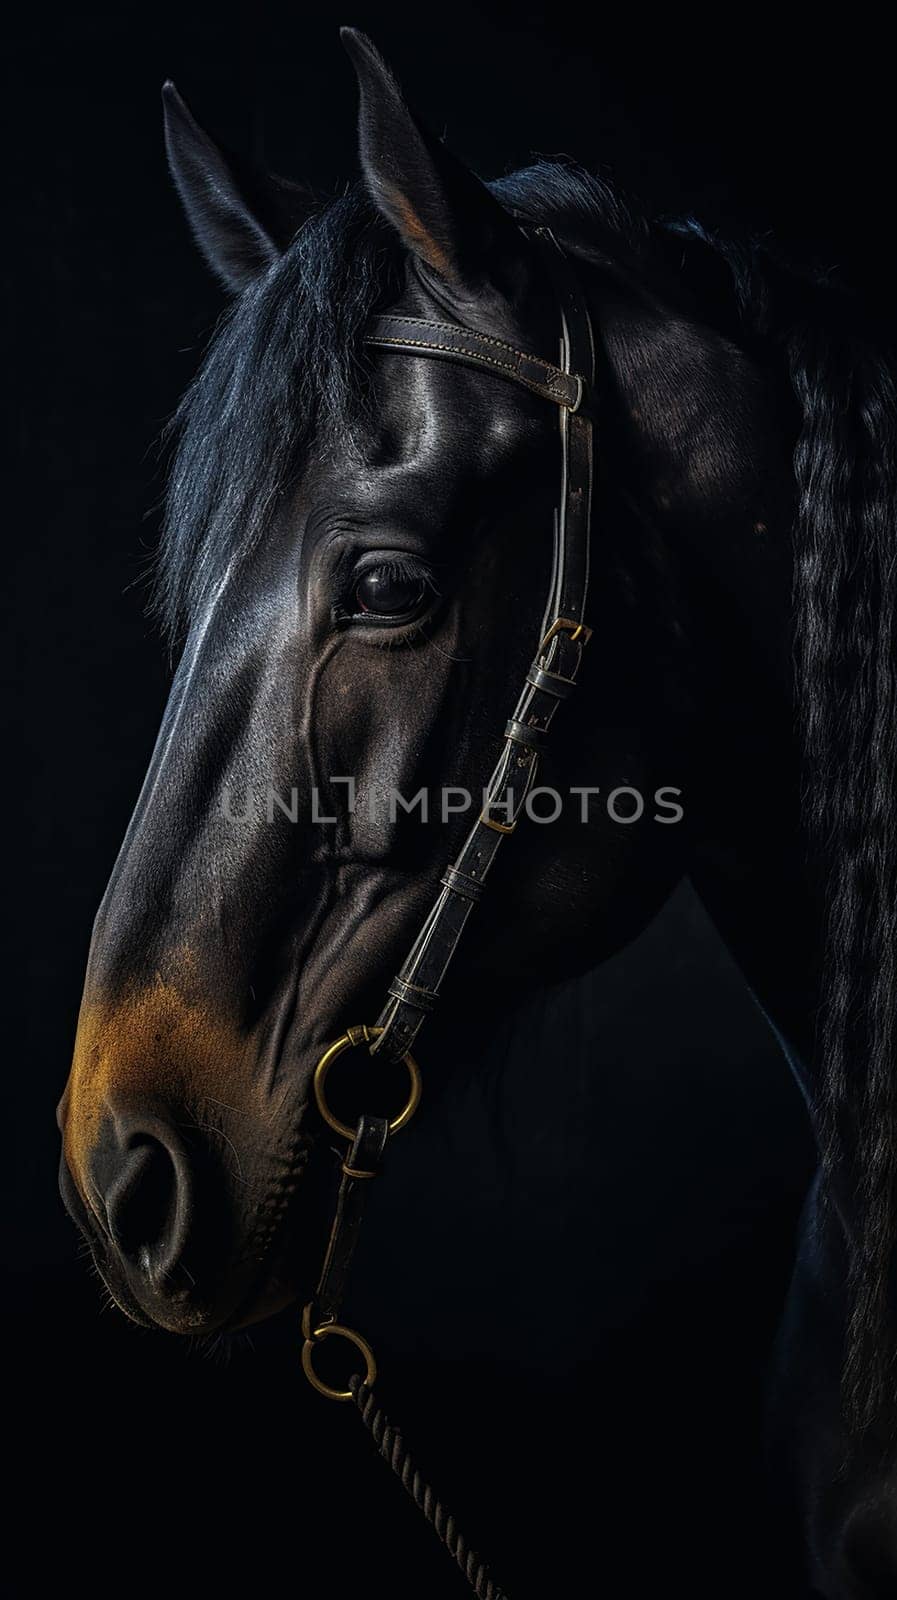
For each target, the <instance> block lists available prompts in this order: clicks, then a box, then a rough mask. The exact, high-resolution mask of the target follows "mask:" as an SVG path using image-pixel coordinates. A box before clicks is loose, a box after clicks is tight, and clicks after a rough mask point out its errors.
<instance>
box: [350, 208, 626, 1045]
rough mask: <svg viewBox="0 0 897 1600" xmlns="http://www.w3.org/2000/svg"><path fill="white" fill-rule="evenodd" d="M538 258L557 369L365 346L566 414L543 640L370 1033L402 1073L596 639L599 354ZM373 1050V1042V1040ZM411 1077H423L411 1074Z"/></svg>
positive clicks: (548, 245)
mask: <svg viewBox="0 0 897 1600" xmlns="http://www.w3.org/2000/svg"><path fill="white" fill-rule="evenodd" d="M524 231H525V232H526V236H527V238H528V239H529V240H530V241H531V242H532V244H533V245H534V247H535V248H536V250H537V252H538V254H539V255H540V256H541V258H542V262H543V265H544V266H545V267H546V269H547V272H548V275H549V277H550V279H551V282H552V284H553V287H554V290H555V294H556V296H557V300H558V304H559V310H560V333H561V338H560V365H558V366H554V365H553V364H552V363H551V362H550V361H543V360H542V359H541V358H540V357H538V356H534V355H531V354H529V353H528V352H527V351H525V350H517V349H515V348H514V346H513V345H510V344H507V343H506V342H505V341H504V340H503V339H496V338H492V337H491V336H487V335H486V334H482V333H477V332H476V331H475V330H474V329H472V328H464V327H461V326H460V325H458V324H455V323H448V322H428V321H426V320H424V319H423V318H418V317H402V316H394V315H386V316H378V317H374V318H373V319H372V321H371V322H370V323H369V324H368V326H367V329H366V332H365V334H364V341H365V343H366V344H369V345H371V346H373V347H374V348H376V349H384V350H394V351H396V352H399V353H403V354H406V355H411V356H423V357H435V358H437V359H441V360H446V361H458V362H461V363H463V364H464V365H468V366H473V367H479V368H481V369H482V370H483V371H487V372H491V373H493V374H495V375H496V376H499V377H503V378H508V379H510V380H511V381H512V382H515V383H519V384H522V386H523V387H524V388H525V389H529V390H530V391H531V392H532V393H534V394H537V395H541V396H542V397H543V398H544V399H545V400H550V401H552V402H553V403H554V404H556V405H558V406H559V407H560V411H559V421H560V442H561V487H560V495H559V500H558V507H557V510H556V512H555V517H554V564H553V568H552V577H551V586H550V588H549V592H548V598H547V601H546V605H545V613H544V617H543V622H542V638H541V642H540V644H539V646H538V649H537V651H536V656H535V660H534V661H533V663H532V665H531V667H530V669H529V671H528V673H527V675H526V679H525V681H524V684H523V687H522V690H521V692H520V695H519V697H518V700H517V704H516V706H515V707H514V711H513V714H512V716H511V717H510V719H509V721H508V722H507V724H506V726H505V730H504V744H503V747H502V751H501V754H500V756H499V758H498V761H497V763H496V766H495V768H494V770H493V772H492V775H491V777H490V779H489V782H488V784H487V786H486V790H485V804H484V806H483V810H482V812H481V813H480V815H479V817H478V818H477V820H476V822H474V824H473V826H472V828H471V830H470V832H469V833H468V836H467V838H466V840H465V842H464V844H463V846H462V848H461V851H460V854H459V855H458V856H457V858H456V859H455V861H454V862H453V863H452V864H451V866H449V867H448V868H447V869H446V871H445V873H444V874H443V876H442V879H441V887H440V891H439V895H438V897H437V899H436V901H435V902H434V904H433V906H432V908H431V910H430V913H429V915H428V917H427V918H426V921H425V922H424V924H423V927H422V928H421V930H420V932H419V933H418V936H417V938H416V940H415V941H414V944H413V945H412V948H411V950H410V951H409V954H408V956H407V958H406V960H405V963H404V965H403V967H402V969H401V972H400V973H399V975H398V977H396V978H394V979H393V981H392V983H391V984H390V987H389V994H388V997H387V1000H386V1004H385V1006H384V1008H383V1010H382V1012H381V1013H380V1016H379V1017H378V1019H377V1026H376V1028H374V1029H371V1030H370V1035H371V1038H372V1041H373V1042H372V1043H371V1046H370V1048H371V1053H372V1054H375V1053H376V1054H382V1055H383V1056H384V1057H387V1058H389V1059H390V1060H393V1061H396V1060H399V1059H400V1058H401V1057H403V1056H405V1055H407V1053H408V1052H409V1051H410V1049H411V1046H412V1044H413V1042H414V1039H415V1037H416V1035H417V1032H418V1030H419V1028H420V1026H421V1024H422V1022H423V1021H424V1019H425V1017H426V1016H427V1015H428V1014H429V1013H430V1012H431V1011H432V1010H433V1009H434V1007H435V1005H436V1002H437V1000H438V998H439V990H440V988H441V985H442V981H443V978H444V977H445V973H446V971H447V969H448V965H449V962H450V961H451V959H452V956H453V955H454V953H455V951H456V950H457V948H458V945H459V943H460V941H461V938H462V935H463V933H464V927H465V924H466V922H467V919H468V917H469V915H470V913H471V911H472V910H473V908H474V906H475V905H476V904H477V902H478V901H479V900H480V898H481V896H482V893H483V888H484V882H485V878H486V875H487V873H488V872H489V869H490V867H491V866H492V863H493V861H494V860H495V857H496V855H497V854H498V851H499V848H500V846H501V844H502V842H503V840H504V839H506V838H507V837H508V836H509V835H510V834H512V833H513V832H514V829H515V828H516V826H517V822H518V819H519V817H520V815H521V813H522V811H523V808H524V806H525V803H526V799H527V795H528V794H529V792H530V789H531V788H532V785H533V781H534V779H535V775H536V770H537V768H538V764H539V756H540V754H541V752H542V750H543V749H544V748H545V744H546V739H547V734H548V729H549V726H550V724H551V722H552V719H553V717H554V714H555V712H556V710H557V708H558V706H559V705H560V704H561V702H562V700H566V699H567V698H568V696H569V695H570V694H571V692H572V690H573V688H574V686H575V682H576V676H577V673H578V671H579V666H580V662H581V660H582V651H583V646H584V645H586V644H587V643H588V640H589V637H590V633H591V630H590V629H589V628H587V627H586V624H585V605H586V596H587V593H588V583H589V526H590V517H591V503H592V454H593V449H592V418H591V415H590V412H589V409H588V408H586V409H583V402H584V401H585V400H586V399H587V398H588V397H590V395H591V391H592V386H593V383H594V372H595V348H594V340H593V337H592V325H591V320H590V317H589V311H588V306H587V304H586V301H585V297H584V295H583V293H582V290H581V289H580V287H579V283H578V281H577V278H576V275H575V273H574V272H573V269H572V267H571V266H570V264H569V262H568V260H567V258H566V256H565V255H564V252H563V251H562V249H561V247H560V245H559V244H558V243H557V241H556V239H555V238H554V236H553V234H552V233H551V232H550V231H549V230H548V229H547V228H536V229H532V230H529V229H527V230H524ZM365 1037H366V1038H367V1037H368V1035H367V1034H366V1035H365ZM415 1070H416V1069H415Z"/></svg>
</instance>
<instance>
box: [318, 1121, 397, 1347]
mask: <svg viewBox="0 0 897 1600" xmlns="http://www.w3.org/2000/svg"><path fill="white" fill-rule="evenodd" d="M388 1138H389V1122H388V1120H387V1118H386V1117H369V1116H361V1117H359V1119H358V1127H357V1129H356V1130H355V1139H354V1141H353V1143H352V1148H351V1149H350V1151H349V1154H348V1155H347V1157H346V1159H345V1161H344V1162H343V1165H342V1169H341V1177H340V1186H339V1192H338V1194H337V1197H336V1211H335V1213H334V1217H333V1226H332V1228H331V1230H330V1239H329V1241H328V1244H327V1254H326V1255H325V1257H324V1265H323V1266H322V1268H321V1275H320V1277H319V1278H318V1287H317V1289H316V1290H315V1296H314V1299H313V1300H312V1302H311V1306H310V1310H309V1316H310V1325H311V1326H312V1327H315V1328H317V1327H320V1326H321V1324H322V1323H325V1322H336V1321H337V1320H338V1319H339V1313H340V1307H341V1305H342V1303H343V1297H344V1295H345V1293H346V1286H347V1283H348V1279H349V1271H350V1268H351V1266H352V1257H353V1255H354V1254H355V1246H356V1244H357V1243H358V1235H359V1233H360V1232H361V1224H362V1220H363V1217H364V1207H365V1202H366V1200H367V1197H368V1192H369V1190H370V1186H371V1179H372V1178H376V1176H377V1174H378V1172H379V1170H380V1164H381V1162H382V1160H383V1152H384V1150H385V1149H386V1141H387V1139H388Z"/></svg>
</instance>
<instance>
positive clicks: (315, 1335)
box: [302, 1302, 377, 1400]
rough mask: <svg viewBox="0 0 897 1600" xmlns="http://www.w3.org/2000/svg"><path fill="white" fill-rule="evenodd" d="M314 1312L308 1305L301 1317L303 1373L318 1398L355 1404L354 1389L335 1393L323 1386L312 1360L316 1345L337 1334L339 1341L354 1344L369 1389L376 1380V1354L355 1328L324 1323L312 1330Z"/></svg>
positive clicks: (333, 1390)
mask: <svg viewBox="0 0 897 1600" xmlns="http://www.w3.org/2000/svg"><path fill="white" fill-rule="evenodd" d="M311 1309H312V1308H311V1303H310V1302H309V1304H308V1305H307V1306H306V1307H305V1310H304V1311H303V1313H302V1337H303V1340H304V1343H303V1345H302V1371H303V1372H304V1373H305V1376H306V1377H307V1379H308V1381H309V1383H310V1384H311V1386H312V1388H313V1389H317V1391H318V1394H322V1395H324V1396H325V1397H326V1398H327V1399H328V1400H354V1398H355V1396H354V1395H353V1393H352V1390H351V1389H333V1388H331V1386H330V1384H329V1383H324V1382H323V1380H322V1379H321V1378H319V1377H318V1374H317V1373H316V1372H315V1368H314V1362H313V1360H312V1353H313V1351H314V1348H315V1345H316V1344H320V1342H321V1340H322V1339H326V1338H328V1337H329V1336H330V1335H331V1334H335V1335H336V1337H337V1338H339V1339H346V1340H347V1341H348V1343H349V1344H354V1346H355V1348H356V1350H359V1351H360V1352H361V1354H362V1355H363V1356H364V1381H365V1383H366V1384H367V1385H368V1387H370V1386H371V1384H372V1383H373V1382H374V1380H375V1378H376V1376H377V1363H376V1361H375V1359H374V1352H373V1350H372V1349H371V1347H370V1345H369V1344H368V1342H367V1339H363V1338H362V1337H361V1334H360V1333H356V1332H355V1329H354V1328H346V1327H344V1326H343V1324H342V1323H341V1322H322V1323H320V1324H319V1325H318V1327H317V1328H313V1327H312V1325H311Z"/></svg>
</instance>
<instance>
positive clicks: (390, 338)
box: [364, 315, 587, 411]
mask: <svg viewBox="0 0 897 1600" xmlns="http://www.w3.org/2000/svg"><path fill="white" fill-rule="evenodd" d="M364 342H365V344H370V345H374V346H376V347H377V348H378V349H380V350H400V351H402V352H403V354H405V355H408V356H434V357H436V358H437V359H438V358H441V359H442V360H444V361H459V362H461V363H462V364H463V365H465V366H471V367H481V368H483V369H484V370H485V371H486V372H492V373H495V374H497V375H498V376H499V377H501V378H509V379H510V380H511V381H512V382H513V383H520V384H522V385H523V387H524V388H525V389H531V390H532V392H533V394H538V395H541V396H542V399H543V400H554V401H555V402H556V403H557V404H558V405H561V406H565V407H566V408H567V409H569V410H570V411H578V410H579V407H580V406H581V405H582V403H583V401H584V399H585V398H586V393H587V385H586V381H585V379H584V378H583V377H582V376H581V375H579V374H577V373H574V372H567V371H565V370H564V369H563V368H562V367H555V366H553V365H552V363H551V362H550V361H543V360H542V359H541V357H540V356H534V355H530V353H529V351H527V350H517V349H515V348H514V346H513V345H512V344H506V343H505V341H504V339H495V338H493V337H492V336H491V335H489V334H485V333H477V332H476V331H475V329H473V328H463V327H461V326H460V324H459V323H456V322H427V321H425V320H424V319H423V318H421V317H396V316H392V315H387V316H382V317H373V318H372V319H371V321H370V322H369V323H368V325H367V328H366V329H365V335H364Z"/></svg>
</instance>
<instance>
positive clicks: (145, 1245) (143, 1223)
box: [91, 1127, 189, 1278]
mask: <svg viewBox="0 0 897 1600" xmlns="http://www.w3.org/2000/svg"><path fill="white" fill-rule="evenodd" d="M91 1175H92V1178H93V1181H94V1185H95V1187H96V1191H97V1193H98V1195H99V1196H100V1197H101V1199H102V1202H103V1206H104V1209H105V1216H106V1227H107V1230H108V1233H109V1237H110V1239H111V1240H112V1243H113V1245H114V1246H115V1248H116V1250H117V1252H118V1254H119V1256H120V1257H121V1258H122V1259H123V1261H124V1263H125V1264H126V1265H130V1266H132V1267H137V1268H138V1269H139V1270H140V1271H141V1273H143V1274H145V1275H146V1276H147V1277H153V1278H155V1277H162V1276H164V1275H165V1274H166V1273H167V1272H170V1271H171V1269H172V1267H173V1266H174V1265H175V1263H176V1261H177V1259H178V1257H179V1256H180V1254H181V1250H182V1248H183V1243H184V1237H185V1234H186V1227H187V1211H188V1198H189V1196H188V1184H187V1172H186V1165H185V1162H184V1160H183V1158H182V1154H181V1151H180V1148H179V1146H178V1144H177V1142H176V1140H175V1138H174V1136H173V1135H172V1134H170V1133H169V1130H167V1129H162V1128H159V1129H157V1130H154V1131H152V1132H150V1131H149V1130H148V1129H146V1128H134V1127H130V1128H127V1129H121V1128H116V1129H115V1130H114V1131H113V1130H110V1131H109V1134H108V1135H107V1137H106V1138H104V1139H103V1140H102V1141H101V1143H100V1145H99V1146H98V1148H97V1149H96V1150H95V1152H94V1156H93V1160H92V1163H91Z"/></svg>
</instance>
